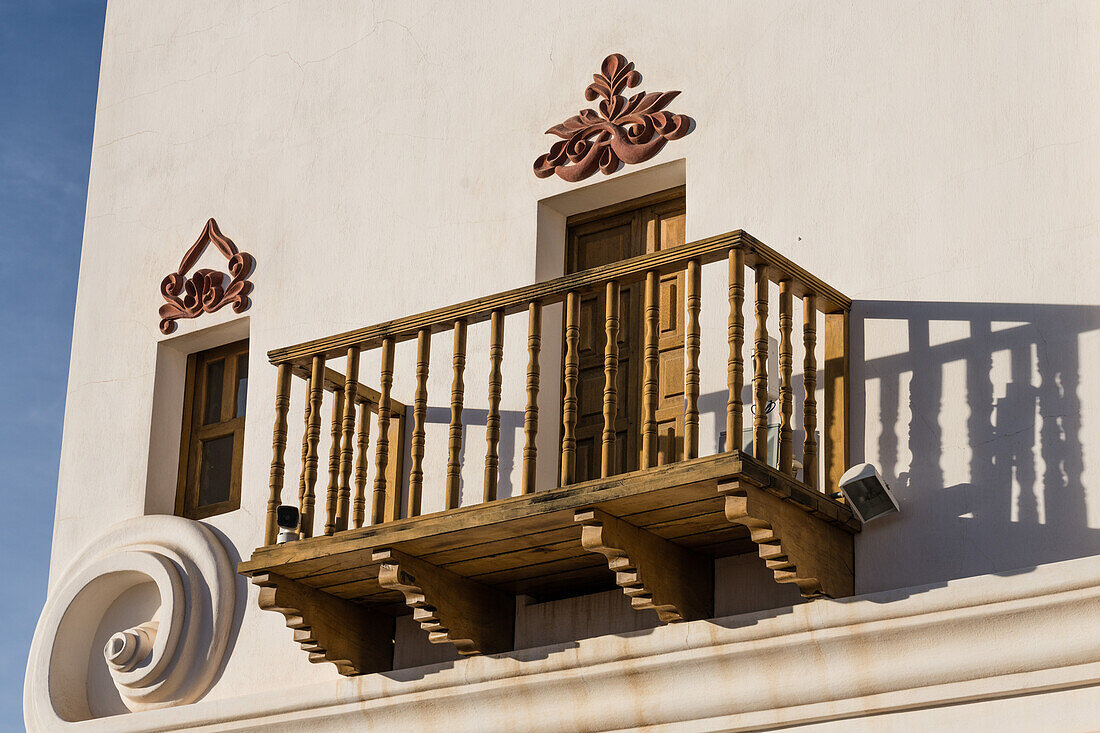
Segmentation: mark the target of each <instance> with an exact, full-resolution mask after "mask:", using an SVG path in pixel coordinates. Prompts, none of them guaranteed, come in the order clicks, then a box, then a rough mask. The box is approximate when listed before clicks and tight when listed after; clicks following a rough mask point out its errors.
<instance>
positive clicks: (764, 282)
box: [752, 265, 768, 463]
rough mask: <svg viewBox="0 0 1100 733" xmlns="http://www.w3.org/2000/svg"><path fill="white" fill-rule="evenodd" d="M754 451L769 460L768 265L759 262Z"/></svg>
mask: <svg viewBox="0 0 1100 733" xmlns="http://www.w3.org/2000/svg"><path fill="white" fill-rule="evenodd" d="M752 409H753V413H754V414H753V421H752V430H753V432H752V454H753V457H755V458H756V459H757V460H759V461H763V462H764V463H767V462H768V413H767V409H768V268H767V266H766V265H757V266H756V345H755V349H754V351H753V355H752Z"/></svg>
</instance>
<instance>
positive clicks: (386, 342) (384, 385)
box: [371, 336, 396, 524]
mask: <svg viewBox="0 0 1100 733" xmlns="http://www.w3.org/2000/svg"><path fill="white" fill-rule="evenodd" d="M393 343H394V342H393V338H392V337H389V336H387V337H386V338H384V339H382V370H381V375H380V378H379V385H378V386H379V390H380V394H381V396H380V397H379V398H378V439H377V440H376V441H375V454H374V494H373V495H372V496H371V522H372V523H374V524H379V523H381V522H383V521H385V516H386V491H387V486H386V483H387V482H386V467H387V466H389V464H390V389H392V388H393ZM394 490H396V487H395V488H394Z"/></svg>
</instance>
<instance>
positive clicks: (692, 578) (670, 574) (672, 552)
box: [573, 509, 714, 623]
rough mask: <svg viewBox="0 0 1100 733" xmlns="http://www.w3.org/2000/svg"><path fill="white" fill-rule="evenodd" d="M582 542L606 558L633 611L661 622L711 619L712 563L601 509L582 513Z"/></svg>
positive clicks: (577, 517)
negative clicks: (647, 612) (650, 613)
mask: <svg viewBox="0 0 1100 733" xmlns="http://www.w3.org/2000/svg"><path fill="white" fill-rule="evenodd" d="M573 519H574V521H576V522H578V523H579V524H581V525H582V529H581V544H582V545H583V546H584V548H585V549H586V550H589V551H591V552H595V553H599V554H600V555H603V556H604V557H605V558H607V565H608V568H609V569H610V570H611V571H612V572H614V573H615V584H616V585H618V586H619V587H620V588H622V589H623V593H625V594H626V596H627V597H628V598H630V605H631V607H632V608H634V609H636V610H639V611H643V610H650V611H654V612H656V614H657V616H658V618H660V619H661V621H663V622H664V623H674V622H677V621H693V620H696V619H703V618H710V617H711V616H712V615H713V613H714V562H713V560H711V558H709V557H706V556H704V555H699V554H696V553H694V552H692V551H691V550H688V549H685V548H684V547H681V546H680V545H678V544H676V543H674V542H671V541H669V540H666V539H663V538H661V537H659V536H657V535H655V534H653V533H652V532H648V531H646V530H644V529H639V528H638V527H636V526H634V525H633V524H630V523H628V522H626V521H624V520H622V519H619V518H618V517H614V516H611V515H610V514H608V513H607V512H603V511H600V510H599V509H581V510H578V511H577V512H576V513H575V514H574V516H573Z"/></svg>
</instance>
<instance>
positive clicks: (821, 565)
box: [718, 480, 854, 598]
mask: <svg viewBox="0 0 1100 733" xmlns="http://www.w3.org/2000/svg"><path fill="white" fill-rule="evenodd" d="M718 493H720V494H722V495H723V496H725V499H726V507H725V511H726V519H728V520H729V521H731V522H733V523H734V524H741V525H744V526H745V527H747V528H748V530H749V536H750V537H751V538H752V541H753V542H755V543H756V544H757V545H758V548H759V553H760V557H761V558H763V560H764V563H765V564H766V565H767V567H768V569H769V570H771V571H772V573H774V575H775V581H776V582H777V583H794V584H795V585H797V586H798V590H799V591H800V592H801V593H802V595H803V596H804V597H806V598H814V597H818V596H828V597H830V598H843V597H845V596H850V595H852V593H853V592H854V590H853V583H854V573H853V555H852V535H851V534H849V533H848V532H846V531H844V530H843V529H840V528H839V527H836V526H834V525H832V524H829V523H827V522H824V521H822V520H820V519H818V518H817V517H814V516H813V515H812V514H810V513H809V512H808V511H806V510H804V509H801V508H799V507H798V506H796V505H795V504H793V503H791V502H789V501H784V500H783V499H781V498H779V497H778V496H775V495H774V494H772V493H770V492H768V491H766V490H765V489H763V488H761V487H759V486H757V485H755V484H753V483H751V482H749V481H745V480H739V481H731V482H729V483H724V484H719V485H718Z"/></svg>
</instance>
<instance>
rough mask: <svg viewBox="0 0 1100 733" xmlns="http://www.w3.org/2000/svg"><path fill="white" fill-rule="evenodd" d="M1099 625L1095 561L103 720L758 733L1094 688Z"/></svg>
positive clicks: (126, 725) (181, 725) (232, 726)
mask: <svg viewBox="0 0 1100 733" xmlns="http://www.w3.org/2000/svg"><path fill="white" fill-rule="evenodd" d="M1098 626H1100V557H1091V558H1084V559H1079V560H1070V561H1066V562H1061V563H1054V564H1051V565H1045V566H1042V567H1039V568H1035V569H1029V570H1027V571H1021V572H1019V573H1017V574H1013V575H1007V576H980V577H975V578H966V579H961V580H957V581H951V582H950V583H947V584H943V585H935V586H922V587H914V588H908V589H903V590H897V591H890V592H884V593H876V594H871V595H865V596H855V597H852V598H848V599H844V600H829V599H822V600H818V601H814V602H813V603H807V604H802V605H797V606H792V607H787V608H781V609H775V610H773V611H767V612H760V613H754V614H745V615H740V616H730V617H726V618H722V619H713V620H708V621H694V622H688V623H682V624H674V625H669V626H664V627H659V628H655V629H652V630H648V631H644V632H635V633H631V634H623V635H614V636H607V637H601V638H596V639H585V640H581V641H579V642H576V643H571V644H559V645H554V646H548V647H543V648H540V649H526V650H522V651H516V652H509V653H506V654H501V655H496V656H485V657H471V658H467V659H462V660H459V661H457V662H453V663H445V664H439V665H431V666H425V667H420V668H416V669H405V670H399V671H396V672H392V673H386V674H374V675H364V676H362V677H355V678H345V679H335V677H336V675H335V674H334V679H333V681H331V682H326V683H323V684H313V685H308V686H301V687H295V686H293V685H288V686H287V689H283V690H278V691H271V692H265V693H262V694H254V695H249V696H244V697H237V698H230V699H219V700H217V701H216V702H213V701H212V702H209V703H208V702H205V701H203V702H198V703H196V704H194V705H190V706H185V707H177V708H171V709H166V710H160V711H151V712H142V713H135V714H133V715H129V716H123V717H118V718H114V719H111V720H110V721H92V722H96V723H98V722H103V723H107V722H109V723H110V726H109V729H110V730H113V731H144V730H152V729H170V730H184V729H189V728H200V727H202V726H212V725H216V726H217V728H218V730H260V729H263V730H265V731H271V730H297V729H300V728H301V727H302V726H303V725H304V724H306V725H307V727H311V728H313V727H316V728H317V729H322V728H323V729H325V730H328V729H332V730H339V729H343V728H346V727H347V726H349V725H352V724H355V725H356V726H358V727H363V726H364V725H367V726H369V725H370V723H371V721H377V723H378V725H379V726H380V727H384V728H385V729H387V730H418V729H431V728H432V727H433V721H436V722H438V721H439V720H447V721H448V726H449V730H452V731H485V730H518V729H524V730H533V731H556V730H563V729H579V728H584V729H586V730H619V729H624V728H635V727H642V726H645V725H647V724H648V725H653V726H656V727H659V728H661V729H662V730H680V729H683V730H693V731H697V730H730V731H748V730H756V729H760V728H769V727H774V726H778V725H794V724H807V723H812V722H821V721H831V720H846V719H854V718H859V717H863V716H866V715H881V714H885V713H891V712H897V711H910V710H921V709H934V708H937V707H939V706H944V705H958V704H960V703H965V702H973V701H980V700H998V699H1006V698H1014V697H1018V696H1021V695H1034V694H1035V693H1039V692H1049V691H1054V690H1070V689H1078V690H1081V689H1082V688H1088V687H1089V686H1097V685H1100V637H1097V635H1095V634H1085V633H1082V630H1084V629H1088V628H1097V627H1098ZM625 637H629V641H627V640H626V638H625ZM273 643H274V642H273ZM295 652H296V650H294V649H292V648H289V647H288V648H287V650H286V653H288V654H290V653H295ZM699 680H707V681H708V683H707V684H705V685H704V684H699ZM624 691H629V692H628V694H624ZM1085 693H1087V694H1095V698H1096V699H1097V700H1100V686H1098V687H1093V688H1092V689H1091V691H1090V690H1088V689H1086V690H1085ZM1035 699H1036V698H1034V697H1033V698H1031V702H1030V703H1029V704H1030V705H1032V706H1033V705H1035V704H1037V703H1036V702H1035ZM580 703H583V704H580ZM1051 704H1052V705H1057V704H1058V703H1057V702H1056V701H1054V702H1052V703H1051ZM83 729H85V730H107V729H108V727H106V726H105V727H103V728H97V727H96V726H94V725H90V726H86V727H84V728H83Z"/></svg>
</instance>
